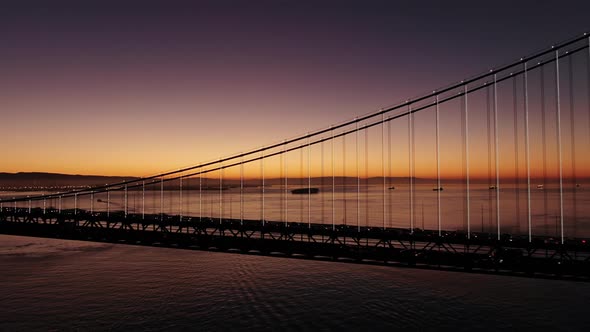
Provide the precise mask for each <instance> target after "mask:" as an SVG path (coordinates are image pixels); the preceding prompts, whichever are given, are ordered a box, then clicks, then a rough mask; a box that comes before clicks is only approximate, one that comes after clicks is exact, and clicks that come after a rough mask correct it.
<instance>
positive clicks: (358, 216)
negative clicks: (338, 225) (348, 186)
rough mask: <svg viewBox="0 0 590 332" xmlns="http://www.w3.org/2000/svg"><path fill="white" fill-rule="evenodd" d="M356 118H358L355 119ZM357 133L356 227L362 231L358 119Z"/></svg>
mask: <svg viewBox="0 0 590 332" xmlns="http://www.w3.org/2000/svg"><path fill="white" fill-rule="evenodd" d="M355 120H356V119H355ZM355 126H356V129H355V134H356V139H355V148H356V156H355V159H356V225H357V226H356V227H357V231H358V232H360V231H361V205H360V204H361V198H360V195H361V175H360V171H359V159H360V155H359V123H358V121H357V122H355Z"/></svg>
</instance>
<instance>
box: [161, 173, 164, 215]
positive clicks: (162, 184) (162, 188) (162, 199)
mask: <svg viewBox="0 0 590 332" xmlns="http://www.w3.org/2000/svg"><path fill="white" fill-rule="evenodd" d="M163 220H164V177H161V178H160V221H163Z"/></svg>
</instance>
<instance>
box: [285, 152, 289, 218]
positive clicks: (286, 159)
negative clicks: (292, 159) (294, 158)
mask: <svg viewBox="0 0 590 332" xmlns="http://www.w3.org/2000/svg"><path fill="white" fill-rule="evenodd" d="M284 151H287V145H286V144H285V145H284ZM284 153H285V226H287V223H288V220H289V219H288V217H289V216H288V212H289V192H288V188H289V183H288V172H287V164H288V163H289V159H288V158H287V154H286V152H284Z"/></svg>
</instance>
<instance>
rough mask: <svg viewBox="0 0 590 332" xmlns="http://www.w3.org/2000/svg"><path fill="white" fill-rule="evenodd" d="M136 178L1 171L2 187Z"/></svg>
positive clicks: (93, 183) (81, 184) (100, 182)
mask: <svg viewBox="0 0 590 332" xmlns="http://www.w3.org/2000/svg"><path fill="white" fill-rule="evenodd" d="M131 179H136V177H132V176H102V175H72V174H58V173H41V172H30V173H25V172H19V173H2V172H0V188H6V187H23V186H27V187H65V186H76V187H78V186H96V185H104V184H107V183H115V182H120V181H124V180H131Z"/></svg>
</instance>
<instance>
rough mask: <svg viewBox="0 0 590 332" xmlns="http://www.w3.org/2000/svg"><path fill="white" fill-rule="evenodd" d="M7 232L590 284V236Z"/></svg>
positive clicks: (136, 224) (106, 229)
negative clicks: (563, 238) (558, 239)
mask: <svg viewBox="0 0 590 332" xmlns="http://www.w3.org/2000/svg"><path fill="white" fill-rule="evenodd" d="M0 233H3V234H12V235H24V236H38V237H51V238H63V239H73V240H86V241H100V242H111V243H125V244H135V245H152V246H166V247H174V248H185V249H197V250H217V251H227V252H239V253H250V254H262V255H282V256H286V257H297V258H308V259H326V260H337V261H348V262H356V263H370V264H383V265H396V266H408V267H419V268H432V269H444V270H455V271H467V272H480V273H496V274H509V275H518V276H529V277H544V278H562V279H571V280H583V281H590V244H588V243H587V242H586V241H585V240H583V239H568V240H567V241H565V243H564V244H561V243H560V241H557V240H554V239H551V238H534V239H533V241H531V242H529V241H528V238H524V237H514V236H511V235H509V234H504V235H502V237H501V239H500V240H497V238H496V235H495V234H487V233H472V234H471V237H470V238H468V237H467V234H466V233H464V232H460V231H445V232H442V234H441V235H440V236H439V234H438V231H431V230H414V232H410V230H409V229H403V228H385V229H384V228H377V227H360V228H358V227H357V226H356V225H355V226H350V225H335V227H333V226H332V225H331V224H330V225H328V224H308V223H293V222H289V223H285V222H276V221H264V223H263V222H262V221H260V220H239V219H221V220H220V219H212V218H199V217H180V216H171V215H145V216H143V217H142V215H127V216H125V215H124V214H122V213H113V212H111V213H110V214H109V215H107V214H106V213H103V212H101V213H90V212H89V211H85V210H63V211H61V213H59V212H58V211H55V210H48V211H46V212H45V213H43V211H42V210H41V209H32V210H31V211H30V212H29V210H28V209H9V208H4V209H3V210H2V211H1V212H0Z"/></svg>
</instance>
